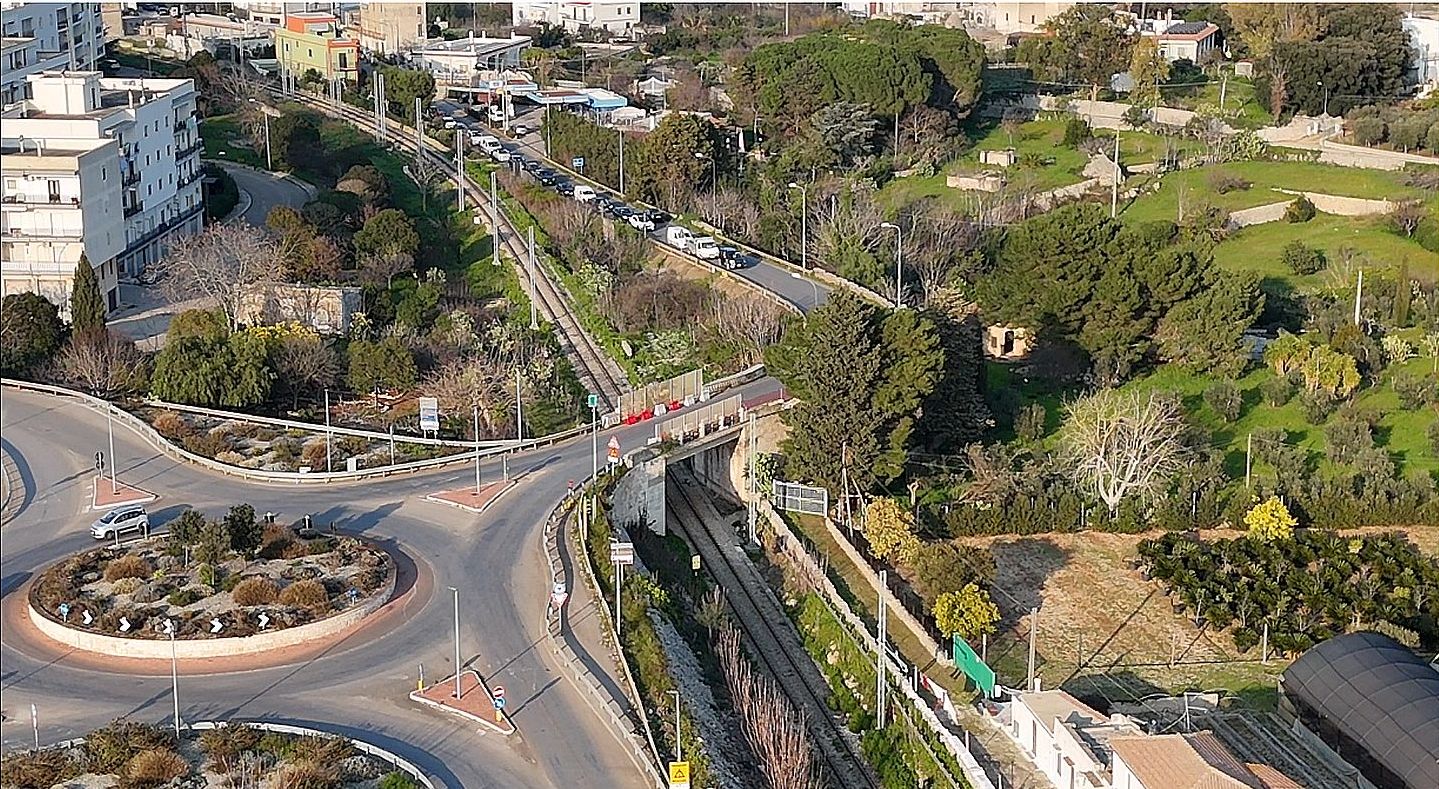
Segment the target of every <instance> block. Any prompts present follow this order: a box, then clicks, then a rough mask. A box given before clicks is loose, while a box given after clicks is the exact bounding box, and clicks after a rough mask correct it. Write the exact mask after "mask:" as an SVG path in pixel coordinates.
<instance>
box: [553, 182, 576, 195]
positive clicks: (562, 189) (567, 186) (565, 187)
mask: <svg viewBox="0 0 1439 789" xmlns="http://www.w3.org/2000/svg"><path fill="white" fill-rule="evenodd" d="M555 191H556V192H559V193H560V195H561V196H563V197H574V196H575V185H574V184H573V183H570V182H569V181H560V182H559V183H557V184H555Z"/></svg>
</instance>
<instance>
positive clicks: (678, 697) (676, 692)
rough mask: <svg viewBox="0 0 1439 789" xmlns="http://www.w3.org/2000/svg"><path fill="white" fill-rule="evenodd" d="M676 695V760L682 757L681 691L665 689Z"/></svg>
mask: <svg viewBox="0 0 1439 789" xmlns="http://www.w3.org/2000/svg"><path fill="white" fill-rule="evenodd" d="M665 692H666V693H668V694H670V695H671V696H674V697H675V761H677V762H678V761H683V760H682V759H680V692H679V691H677V690H669V691H665Z"/></svg>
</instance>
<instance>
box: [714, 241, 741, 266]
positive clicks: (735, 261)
mask: <svg viewBox="0 0 1439 789" xmlns="http://www.w3.org/2000/svg"><path fill="white" fill-rule="evenodd" d="M719 264H720V265H721V266H724V267H725V268H727V269H730V270H734V269H737V268H743V267H744V258H743V257H741V256H740V253H739V250H738V249H735V248H734V247H720V251H719Z"/></svg>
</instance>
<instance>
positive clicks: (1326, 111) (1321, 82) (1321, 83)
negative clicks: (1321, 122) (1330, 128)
mask: <svg viewBox="0 0 1439 789" xmlns="http://www.w3.org/2000/svg"><path fill="white" fill-rule="evenodd" d="M1314 84H1315V85H1318V86H1319V87H1321V88H1323V89H1324V114H1325V115H1328V114H1329V86H1328V85H1325V84H1324V80H1322V79H1321V80H1319V81H1318V82H1315V83H1314Z"/></svg>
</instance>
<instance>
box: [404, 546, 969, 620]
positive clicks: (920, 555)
mask: <svg viewBox="0 0 1439 789" xmlns="http://www.w3.org/2000/svg"><path fill="white" fill-rule="evenodd" d="M910 569H911V570H912V571H913V584H914V591H915V592H917V593H918V594H919V596H920V597H922V598H924V602H925V604H926V605H928V606H931V607H932V606H933V605H934V601H935V598H937V597H939V595H940V594H942V593H944V592H952V591H954V590H955V589H958V588H960V587H962V586H964V585H965V584H967V583H970V582H971V581H979V582H980V583H983V584H988V583H989V581H990V580H991V579H992V576H993V575H994V561H993V560H992V559H990V558H989V557H988V556H986V555H985V553H984V551H982V550H980V549H978V548H972V547H969V546H966V545H958V544H956V543H952V542H948V541H945V542H931V543H926V544H925V546H924V547H923V548H922V549H920V550H919V551H918V552H917V553H916V555H915V557H914V561H912V562H911V563H910ZM376 586H378V584H376Z"/></svg>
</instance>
